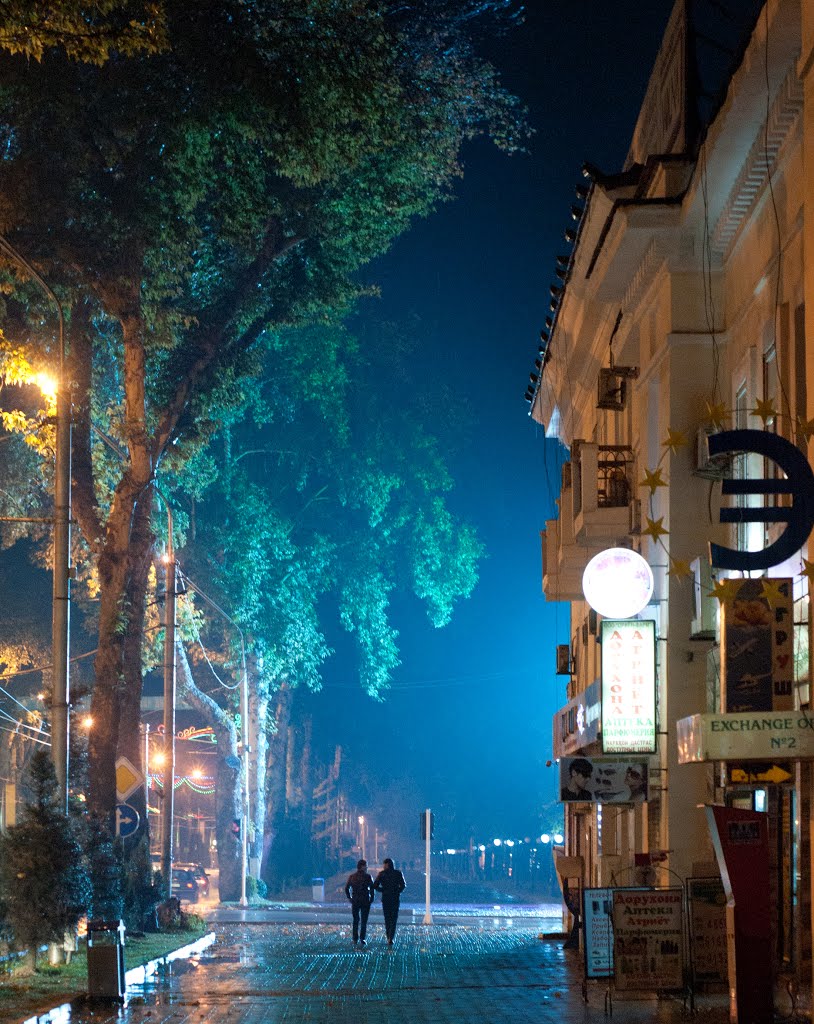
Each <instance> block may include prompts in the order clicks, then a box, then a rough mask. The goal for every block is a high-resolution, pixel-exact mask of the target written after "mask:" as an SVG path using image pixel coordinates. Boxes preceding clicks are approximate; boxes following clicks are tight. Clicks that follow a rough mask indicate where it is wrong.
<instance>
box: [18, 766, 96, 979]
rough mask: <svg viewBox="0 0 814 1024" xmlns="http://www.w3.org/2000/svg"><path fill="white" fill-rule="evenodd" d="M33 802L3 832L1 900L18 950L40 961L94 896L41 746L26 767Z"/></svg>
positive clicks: (75, 834)
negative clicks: (43, 950) (47, 946)
mask: <svg viewBox="0 0 814 1024" xmlns="http://www.w3.org/2000/svg"><path fill="white" fill-rule="evenodd" d="M28 784H29V786H30V790H31V798H30V802H29V803H27V804H26V807H25V810H24V811H23V814H22V820H21V821H20V823H19V824H18V825H13V826H12V827H11V828H9V830H8V832H7V834H6V835H5V836H0V894H2V895H1V896H0V899H1V900H2V902H3V903H4V904H5V918H6V924H7V926H8V928H9V930H10V931H11V934H12V935H13V944H14V945H15V946H16V947H17V948H18V949H26V950H28V953H29V956H30V957H31V959H32V961H33V962H34V965H35V966H36V961H37V951H38V949H39V948H40V946H42V945H43V944H44V943H47V942H57V941H58V942H61V941H62V939H63V937H64V934H65V932H66V930H69V929H72V928H74V927H75V926H76V923H77V921H78V920H79V918H80V917H81V916H82V914H84V913H85V912H86V910H87V907H88V902H89V899H90V878H89V876H88V871H87V868H86V866H85V860H84V857H83V854H82V847H81V844H80V842H79V839H78V829H77V824H76V822H75V821H74V820H72V819H71V818H69V817H67V816H66V815H65V814H63V813H62V812H61V811H60V808H59V793H58V787H57V782H56V776H55V774H54V767H53V764H52V762H51V759H50V757H49V756H48V753H47V752H46V751H44V750H41V751H37V753H35V754H34V755H33V756H32V758H31V763H30V765H29V769H28Z"/></svg>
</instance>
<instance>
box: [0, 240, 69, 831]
mask: <svg viewBox="0 0 814 1024" xmlns="http://www.w3.org/2000/svg"><path fill="white" fill-rule="evenodd" d="M0 251H2V252H3V253H4V254H5V255H6V256H9V257H10V258H11V259H13V260H14V262H15V263H17V264H19V265H20V266H21V267H23V269H24V270H25V271H26V272H27V273H28V274H30V276H31V278H32V279H33V280H34V281H35V282H36V283H37V285H39V287H40V288H41V289H42V291H43V292H44V293H45V294H46V295H47V296H48V298H49V299H50V300H51V302H53V304H54V307H55V308H56V311H57V318H58V324H59V379H58V381H57V396H56V407H57V408H56V452H55V460H54V463H55V464H54V548H53V592H52V610H51V645H52V650H51V662H52V669H51V672H52V681H51V758H52V760H53V762H54V772H55V773H56V777H57V783H58V785H59V796H60V806H61V808H62V811H63V813H65V814H67V813H68V789H69V784H70V783H69V775H68V768H69V765H68V756H69V754H68V751H69V743H68V737H69V730H70V716H69V714H68V710H69V708H70V687H69V679H68V668H69V665H70V626H71V387H70V381H69V380H68V373H67V367H66V353H65V321H64V318H63V316H62V305H61V304H60V302H59V300H58V299H57V297H56V295H54V293H53V292H52V291H51V289H50V288H49V287H48V285H47V284H46V283H45V281H44V280H43V279H42V277H40V275H39V274H38V273H37V271H36V270H35V269H34V268H33V267H32V266H31V264H30V263H29V262H28V260H27V259H26V258H25V257H24V256H23V255H22V254H21V253H19V252H17V250H16V249H15V248H14V246H13V245H12V244H11V242H9V240H8V239H7V238H5V237H4V236H3V235H0ZM22 521H25V520H22ZM29 521H30V522H35V521H36V520H29Z"/></svg>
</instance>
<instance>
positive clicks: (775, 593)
mask: <svg viewBox="0 0 814 1024" xmlns="http://www.w3.org/2000/svg"><path fill="white" fill-rule="evenodd" d="M760 582H761V587H762V589H761V592H760V596H761V597H762V598H763V599H764V600H765V601H766V603H767V604H768V606H769V607H770V608H776V607H777V606H778V605H779V604H782V603H783V602H784V601H785V600H786V598H785V596H784V595H783V594H782V593H781V592H780V584H779V583H778V582H777V580H773V579H771V578H770V577H769V576H764V577H763V579H762V580H761V581H760Z"/></svg>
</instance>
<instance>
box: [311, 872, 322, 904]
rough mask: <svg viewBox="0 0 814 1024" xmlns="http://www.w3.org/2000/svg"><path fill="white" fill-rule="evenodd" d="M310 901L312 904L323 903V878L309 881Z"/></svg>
mask: <svg viewBox="0 0 814 1024" xmlns="http://www.w3.org/2000/svg"><path fill="white" fill-rule="evenodd" d="M311 899H312V900H313V901H314V903H324V902H325V879H324V878H312V879H311Z"/></svg>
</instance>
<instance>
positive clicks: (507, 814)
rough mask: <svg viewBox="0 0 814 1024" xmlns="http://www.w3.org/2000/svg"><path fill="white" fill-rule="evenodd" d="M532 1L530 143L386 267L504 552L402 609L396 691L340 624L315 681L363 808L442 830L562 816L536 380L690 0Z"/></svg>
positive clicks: (497, 829) (527, 75)
mask: <svg viewBox="0 0 814 1024" xmlns="http://www.w3.org/2000/svg"><path fill="white" fill-rule="evenodd" d="M528 7H529V9H528V12H527V19H526V23H525V25H523V26H522V27H520V28H517V29H515V30H513V31H512V33H511V34H510V35H509V36H508V37H507V38H505V39H502V40H497V41H495V42H494V44H493V45H492V47H491V49H489V50H487V51H486V54H487V56H489V57H491V58H492V59H493V60H494V62H495V63H496V65H497V66H498V67H499V68H500V70H501V72H502V74H503V78H504V80H505V82H506V84H507V85H508V86H509V87H510V88H512V89H513V90H514V91H515V92H516V93H517V94H518V95H519V96H521V98H522V99H523V100H524V102H525V103H526V104H527V106H528V107H529V109H530V115H531V123H532V125H533V127H534V129H535V132H536V134H535V135H534V137H533V138H532V139H531V141H530V143H529V146H528V148H529V153H528V154H527V155H517V156H513V157H507V156H505V155H503V154H501V153H500V152H498V151H497V150H496V149H495V148H494V147H493V146H491V145H489V144H487V143H478V144H474V145H472V146H470V148H469V149H468V150H466V151H465V153H464V160H465V177H464V179H463V180H462V181H461V182H460V184H459V187H458V189H457V199H456V201H455V202H453V203H448V204H446V205H445V206H443V207H441V208H440V209H439V210H438V211H437V212H436V214H435V215H434V216H433V217H431V218H430V219H429V220H426V221H423V222H420V223H418V224H416V225H415V226H414V228H413V230H412V231H411V232H410V233H409V234H408V235H406V236H404V237H403V238H402V239H401V240H400V241H399V242H398V243H397V245H396V246H395V248H394V249H393V250H392V252H391V253H390V254H388V256H387V257H386V258H384V259H382V260H381V261H380V262H379V263H378V264H377V265H375V266H373V267H372V268H370V272H369V275H368V279H369V280H371V281H375V282H377V283H378V284H379V285H380V286H381V288H382V298H381V300H379V302H378V303H377V308H376V309H375V311H374V310H371V313H372V314H374V315H375V316H378V317H385V318H390V319H394V320H398V319H401V318H404V317H408V316H411V315H412V316H417V317H418V318H419V320H420V323H421V324H422V326H423V328H424V329H425V330H426V332H427V336H428V338H427V345H426V351H424V352H423V354H422V356H421V361H422V364H423V365H422V367H421V368H420V369H421V370H423V371H424V372H426V373H431V374H435V375H438V376H440V377H441V378H443V379H445V380H446V381H447V382H448V383H449V384H451V385H454V388H455V391H456V393H457V394H458V395H460V396H461V398H462V399H464V400H465V403H466V405H467V406H468V408H469V410H470V411H474V423H473V426H472V429H471V431H470V433H471V437H472V445H471V448H470V449H469V450H467V451H466V453H465V454H464V455H463V456H462V457H460V456H459V457H457V458H456V459H455V461H454V463H453V472H454V474H455V477H456V481H457V488H456V492H455V494H454V496H453V498H452V502H453V505H454V507H455V508H456V510H457V511H458V512H460V513H461V514H463V515H465V516H467V517H468V518H469V519H470V520H471V521H473V522H474V523H475V524H476V525H477V527H478V529H479V531H480V534H481V537H482V539H483V540H484V542H485V543H486V545H487V548H488V551H489V558H488V560H487V561H485V562H484V563H483V565H482V569H481V576H480V583H479V586H478V588H477V590H476V592H475V593H474V595H473V597H472V598H471V599H470V600H469V601H467V602H464V603H463V604H461V605H459V607H458V610H457V613H456V615H455V617H454V619H453V622H452V623H451V624H450V625H449V626H448V627H446V628H445V629H442V630H433V629H431V628H430V627H429V626H428V625H427V624H426V619H425V618H423V613H422V612H421V610H420V609H419V608H418V607H417V605H416V604H415V603H413V604H411V603H409V602H403V603H401V604H399V605H397V606H395V617H396V621H397V625H398V628H399V629H400V630H401V644H402V662H403V664H402V666H401V668H400V669H399V670H398V672H397V674H396V677H395V680H394V685H393V688H392V690H391V691H390V693H389V694H388V696H387V698H386V701H385V703H384V704H376V703H375V702H373V701H372V700H371V699H370V698H368V697H366V696H365V695H364V694H363V693H361V692H360V690H359V687H358V684H357V683H356V681H355V679H354V676H353V664H352V653H351V651H350V649H349V647H347V646H343V645H342V641H341V638H334V637H332V640H336V641H338V646H337V651H338V653H337V657H336V658H334V659H333V661H332V663H331V664H330V665H329V666H328V668H327V670H326V673H325V680H326V683H325V689H324V691H323V692H322V693H321V694H319V695H317V696H314V697H308V696H306V695H301V697H300V707H301V708H302V709H303V710H307V711H309V712H310V713H312V714H313V716H314V739H315V748H316V751H317V752H318V754H319V755H320V756H321V757H322V758H324V759H326V760H330V759H331V757H332V753H333V748H334V745H335V744H337V743H339V744H341V745H342V747H343V750H344V755H345V769H346V772H347V775H346V778H348V779H350V780H351V781H352V783H353V782H355V783H357V784H358V785H357V786H356V788H355V789H354V790H352V792H353V795H354V798H355V799H357V800H358V801H359V803H360V810H364V811H367V813H369V814H372V816H373V818H374V819H375V820H376V822H377V824H378V825H379V826H380V827H381V828H384V829H390V830H392V831H395V832H396V834H397V833H398V829H399V824H400V822H401V821H402V820H406V821H408V822H409V823H410V824H411V825H412V823H413V819H414V818H415V819H416V820H417V817H418V812H419V810H420V809H421V808H422V807H424V806H431V807H432V808H433V810H434V811H435V814H436V837H437V838H438V839H439V841H440V843H441V845H449V844H452V845H456V844H460V843H463V842H465V841H466V840H467V839H468V837H469V836H470V835H475V836H476V838H481V839H486V838H488V837H489V836H498V835H502V836H503V837H504V838H509V837H523V836H527V835H531V834H534V830H535V829H537V828H538V826H539V827H544V828H549V827H552V826H553V822H555V821H556V820H557V818H558V816H559V805H558V804H556V803H555V802H554V801H555V789H556V782H555V771H556V769H555V768H546V760H547V759H548V758H550V757H551V719H552V715H553V714H554V712H555V711H556V709H557V708H558V707H560V706H561V705H562V704H563V703H565V699H566V698H565V677H557V676H556V675H555V674H554V646H555V644H556V643H564V642H567V640H568V632H569V630H568V610H567V606H558V605H554V604H547V603H546V601H545V599H544V597H543V595H542V592H541V560H540V542H539V535H538V533H539V530H540V529H541V528H542V527H543V526H544V522H545V520H546V519H547V518H552V517H553V515H554V507H553V496H555V495H556V493H557V491H558V490H559V483H558V481H559V469H558V465H559V461H560V459H561V456H560V454H559V453H558V451H557V445H556V443H555V442H553V441H546V440H545V438H544V436H543V433H542V430H541V429H540V428H539V427H538V426H537V425H536V424H534V423H533V421H532V420H531V419H530V418H529V416H528V403H527V402H525V401H524V398H523V392H524V390H525V388H526V385H527V384H528V374H529V372H530V371H531V370H532V369H533V363H534V359H535V357H536V355H537V344H538V332H539V329H540V327H541V326H542V324H543V320H544V318H545V316H546V314H547V313H548V302H549V298H550V296H549V292H548V288H549V285H550V284H551V283H552V281H554V280H556V279H555V277H554V267H555V258H556V256H557V255H558V254H559V253H562V252H567V251H568V247H567V245H566V243H565V242H564V240H563V231H564V229H565V228H566V227H568V226H570V224H571V221H570V217H569V210H570V206H571V204H572V203H574V202H575V201H576V196H575V193H574V186H575V185H576V184H577V183H580V182H582V181H583V179H582V177H581V174H580V170H581V167H582V163H583V162H584V161H585V160H589V161H590V162H592V163H593V164H595V165H597V166H598V167H600V168H601V169H602V170H605V171H609V172H611V171H616V170H619V169H621V167H622V164H623V162H624V159H625V156H626V154H627V150H628V146H629V142H630V138H631V135H632V132H633V126H634V123H635V120H636V116H637V114H638V111H639V107H640V104H641V101H642V98H643V96H644V91H645V88H646V85H647V81H648V78H649V75H650V71H651V68H652V66H653V62H654V60H655V56H656V53H657V51H658V47H659V43H660V40H661V37H662V34H663V31H664V28H665V26H666V24H667V20H668V17H669V14H670V11H671V9H672V0H650V2H649V3H641V2H631V0H616V2H614V3H612V4H604V3H597V2H595V0H557V2H553V0H532V3H531V4H529V5H528ZM588 28H589V29H590V30H589V31H588ZM462 415H469V412H465V413H462ZM537 834H539V833H537Z"/></svg>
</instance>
